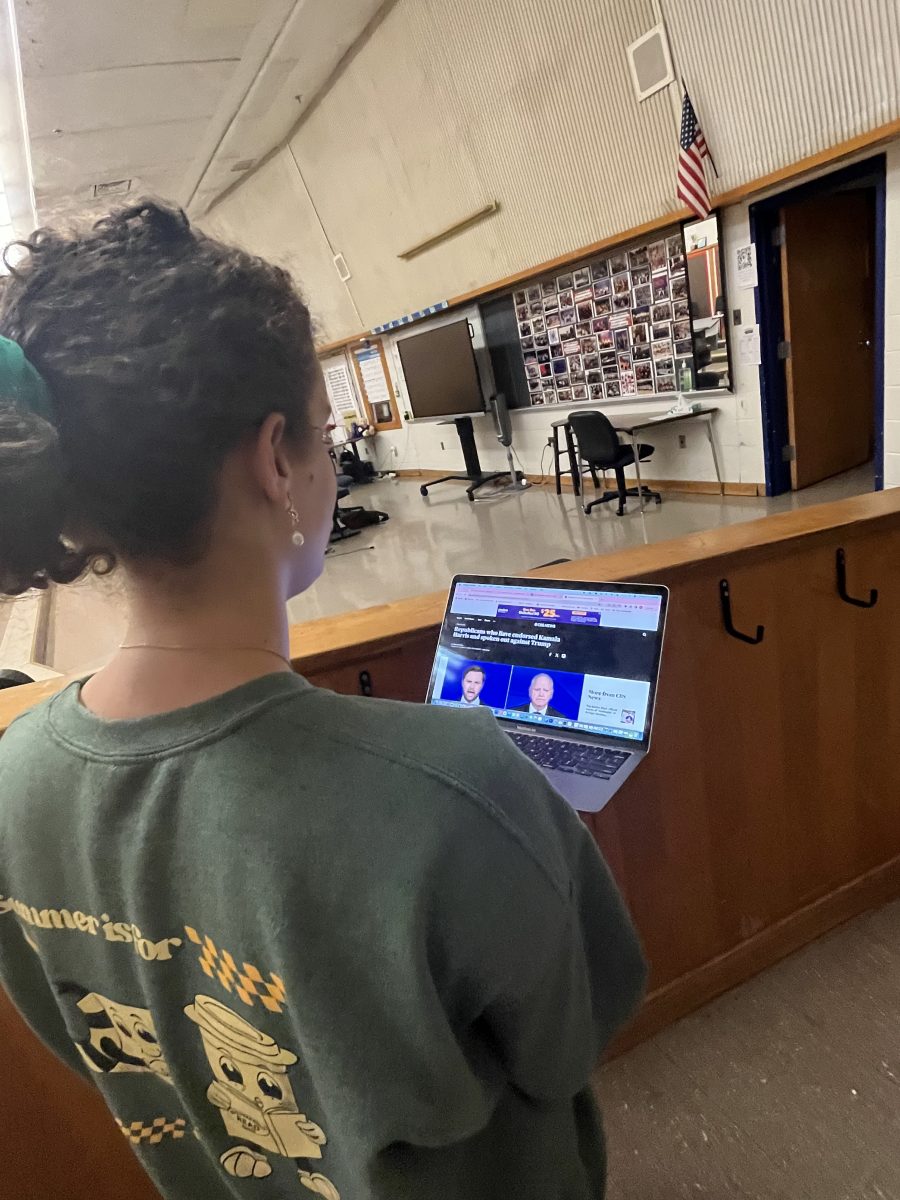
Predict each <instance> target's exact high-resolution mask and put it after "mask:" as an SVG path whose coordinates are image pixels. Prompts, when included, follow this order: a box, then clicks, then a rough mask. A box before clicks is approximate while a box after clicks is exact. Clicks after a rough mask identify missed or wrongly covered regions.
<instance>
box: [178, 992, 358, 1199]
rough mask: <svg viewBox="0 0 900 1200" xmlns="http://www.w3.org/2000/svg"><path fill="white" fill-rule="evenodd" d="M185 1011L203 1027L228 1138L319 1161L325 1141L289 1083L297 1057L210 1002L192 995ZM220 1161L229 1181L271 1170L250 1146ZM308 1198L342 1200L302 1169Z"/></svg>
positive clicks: (212, 1096)
mask: <svg viewBox="0 0 900 1200" xmlns="http://www.w3.org/2000/svg"><path fill="white" fill-rule="evenodd" d="M184 1011H185V1013H186V1014H187V1016H188V1017H190V1019H191V1020H192V1021H193V1022H194V1023H195V1024H196V1025H197V1026H198V1028H199V1030H200V1036H201V1037H202V1038H203V1048H204V1050H205V1051H206V1057H207V1059H208V1060H209V1065H210V1067H211V1068H212V1073H213V1082H212V1083H211V1084H210V1085H209V1088H208V1089H207V1092H206V1098H207V1099H208V1100H209V1102H210V1104H214V1105H215V1107H216V1108H218V1110H219V1113H220V1115H221V1117H222V1121H223V1123H224V1125H225V1129H226V1131H227V1132H228V1134H229V1135H230V1136H231V1137H233V1138H237V1139H240V1140H242V1141H244V1142H250V1143H251V1145H252V1146H258V1147H259V1148H260V1149H261V1150H267V1151H269V1152H270V1153H272V1154H278V1155H281V1156H282V1157H284V1158H293V1159H297V1158H303V1159H307V1160H318V1159H321V1157H322V1146H324V1145H325V1143H326V1141H327V1139H326V1137H325V1134H324V1132H323V1131H322V1129H320V1127H319V1126H318V1125H317V1124H316V1123H315V1122H314V1121H310V1120H308V1119H307V1118H306V1116H305V1115H304V1114H303V1113H301V1112H300V1110H299V1109H298V1107H297V1101H296V1100H295V1098H294V1093H293V1090H292V1088H291V1084H290V1080H289V1079H288V1077H287V1069H288V1067H290V1066H293V1065H294V1063H296V1061H297V1056H296V1054H293V1053H292V1052H291V1051H290V1050H284V1049H282V1047H281V1046H279V1045H278V1043H277V1042H275V1041H273V1039H272V1038H270V1037H269V1036H268V1034H265V1033H263V1032H261V1031H260V1030H258V1029H257V1028H256V1027H255V1026H253V1025H251V1024H250V1022H249V1021H245V1020H244V1018H243V1017H241V1016H239V1015H238V1014H237V1013H235V1012H232V1010H231V1009H230V1008H226V1006H225V1005H224V1004H221V1003H220V1002H219V1001H218V1000H214V999H213V998H212V997H211V996H195V997H194V1003H193V1004H189V1005H188V1006H187V1008H185V1010H184ZM219 1162H220V1163H221V1164H222V1166H223V1167H224V1168H225V1170H226V1171H227V1172H228V1174H229V1175H234V1176H239V1177H241V1178H251V1177H252V1178H256V1179H262V1178H264V1177H265V1176H267V1175H271V1173H272V1167H271V1164H270V1163H269V1160H268V1159H267V1158H266V1156H265V1154H259V1153H257V1151H255V1150H253V1149H251V1147H250V1146H247V1145H239V1146H235V1147H232V1148H231V1149H230V1150H226V1151H225V1153H224V1154H223V1155H222V1156H221V1157H220V1159H219ZM298 1174H299V1177H300V1182H301V1183H302V1184H303V1186H304V1187H306V1188H308V1189H309V1190H310V1191H311V1192H315V1193H317V1194H318V1195H320V1196H324V1197H326V1200H340V1193H339V1192H338V1190H337V1188H335V1186H334V1184H333V1183H332V1182H331V1181H330V1180H329V1179H326V1177H325V1176H324V1175H320V1174H318V1173H316V1172H310V1171H308V1170H303V1169H300V1170H299V1171H298Z"/></svg>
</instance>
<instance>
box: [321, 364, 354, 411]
mask: <svg viewBox="0 0 900 1200" xmlns="http://www.w3.org/2000/svg"><path fill="white" fill-rule="evenodd" d="M323 374H324V376H325V390H326V392H327V393H328V399H329V400H330V401H331V411H332V412H333V413H334V416H335V419H336V420H343V419H345V418H348V419H351V420H352V419H353V418H355V417H357V416H358V415H359V414H358V412H357V405H356V396H355V394H354V391H353V384H352V382H351V380H350V372H349V371H348V369H347V364H346V363H345V362H337V363H334V364H333V365H331V366H327V367H326V368H325V370H324V372H323Z"/></svg>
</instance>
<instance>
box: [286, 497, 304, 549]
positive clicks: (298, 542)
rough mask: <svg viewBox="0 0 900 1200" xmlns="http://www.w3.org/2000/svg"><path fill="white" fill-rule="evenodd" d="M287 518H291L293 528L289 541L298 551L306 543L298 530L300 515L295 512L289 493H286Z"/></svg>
mask: <svg viewBox="0 0 900 1200" xmlns="http://www.w3.org/2000/svg"><path fill="white" fill-rule="evenodd" d="M288 516H289V517H290V518H291V524H292V525H293V527H294V532H293V533H292V534H291V541H292V542H293V544H294V545H295V546H296V547H297V549H298V550H299V548H300V547H301V546H302V545H303V544H304V542H305V541H306V538H305V537H304V536H303V534H302V532H301V531H300V529H299V525H300V514H299V513H298V512H297V510H296V508H294V501H293V500H292V499H291V493H290V492H288Z"/></svg>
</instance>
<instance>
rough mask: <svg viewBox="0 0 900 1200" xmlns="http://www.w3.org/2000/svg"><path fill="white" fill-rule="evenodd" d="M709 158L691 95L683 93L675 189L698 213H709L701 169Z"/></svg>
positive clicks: (706, 190)
mask: <svg viewBox="0 0 900 1200" xmlns="http://www.w3.org/2000/svg"><path fill="white" fill-rule="evenodd" d="M704 158H709V149H708V148H707V145H706V138H705V137H704V136H703V130H702V129H701V128H700V122H699V121H698V120H697V114H696V113H695V112H694V106H693V104H691V98H690V96H689V95H688V94H687V92H685V93H684V103H683V104H682V106H681V141H680V143H679V146H678V184H677V187H676V191H677V194H678V199H679V200H683V201H684V203H685V204H686V205H687V206H688V208H690V209H691V210H692V211H693V212H695V213H696V214H697V216H698V217H706V216H709V188H708V187H707V186H706V174H705V172H704V170H703V160H704Z"/></svg>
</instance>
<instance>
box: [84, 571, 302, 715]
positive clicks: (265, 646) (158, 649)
mask: <svg viewBox="0 0 900 1200" xmlns="http://www.w3.org/2000/svg"><path fill="white" fill-rule="evenodd" d="M129 593H130V606H129V607H130V613H129V622H128V631H127V633H126V635H125V637H124V638H123V639H122V649H120V650H119V651H118V653H117V654H116V655H115V656H114V658H113V659H112V661H111V662H110V663H109V665H108V666H106V667H105V668H104V669H103V670H102V671H101V672H100V673H99V674H98V675H96V676H94V678H93V679H91V680H90V682H89V683H88V684H86V685H85V687H84V689H83V691H82V697H83V699H84V702H85V703H86V704H87V705H88V707H90V708H91V709H92V711H94V712H95V713H97V715H98V716H104V717H108V718H111V719H128V718H137V717H141V716H150V715H153V714H155V713H160V712H167V711H170V710H172V709H175V708H183V707H186V706H187V705H190V704H196V703H199V702H200V701H202V700H206V699H209V698H211V697H213V696H217V695H220V694H221V693H223V692H226V691H230V690H231V689H232V688H235V687H239V686H240V685H241V684H243V683H248V682H250V681H251V680H253V679H258V678H260V677H262V676H263V675H270V674H272V673H274V672H278V671H289V670H290V666H289V663H288V662H287V658H288V622H287V611H286V608H285V602H284V597H283V594H282V588H281V586H280V581H279V579H278V576H277V573H276V572H275V571H274V570H267V569H266V564H265V563H259V562H256V563H253V564H246V563H240V562H235V563H232V564H230V565H229V569H228V570H227V572H222V571H215V570H212V569H211V568H209V567H207V568H206V569H203V570H200V569H197V568H192V569H190V570H179V571H167V572H165V573H164V574H157V575H153V576H150V575H135V574H132V575H131V577H130V579H129ZM279 657H281V658H282V659H283V661H282V662H281V663H279V661H278V659H279Z"/></svg>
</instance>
